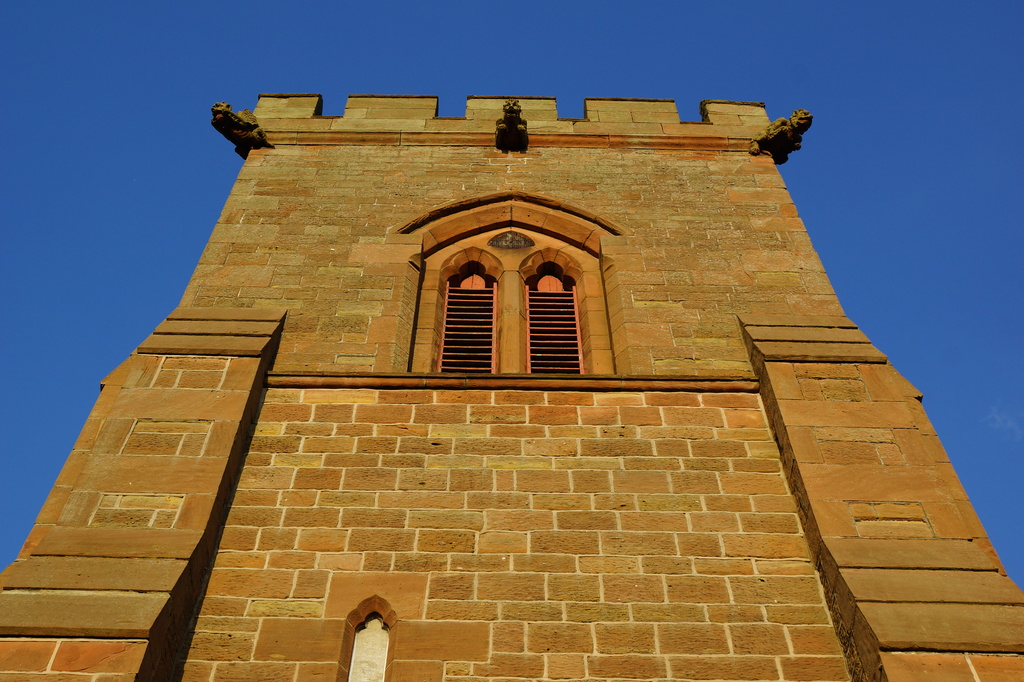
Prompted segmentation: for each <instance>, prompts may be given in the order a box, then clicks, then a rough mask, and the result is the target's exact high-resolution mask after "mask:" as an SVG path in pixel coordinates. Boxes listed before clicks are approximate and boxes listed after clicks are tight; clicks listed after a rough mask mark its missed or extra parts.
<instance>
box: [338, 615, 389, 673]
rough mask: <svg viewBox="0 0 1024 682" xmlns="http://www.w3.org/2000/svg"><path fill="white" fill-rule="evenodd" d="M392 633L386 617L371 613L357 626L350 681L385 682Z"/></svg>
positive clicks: (350, 667) (349, 668)
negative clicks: (385, 620)
mask: <svg viewBox="0 0 1024 682" xmlns="http://www.w3.org/2000/svg"><path fill="white" fill-rule="evenodd" d="M389 639H390V634H389V633H388V626H387V625H385V624H384V619H383V618H382V617H381V616H380V614H377V613H371V614H370V615H369V616H368V617H367V618H366V620H365V621H363V622H362V624H360V625H359V627H357V628H356V632H355V639H354V641H353V643H352V662H351V663H350V664H349V667H348V671H349V672H348V682H384V674H385V672H386V670H387V662H388V642H389Z"/></svg>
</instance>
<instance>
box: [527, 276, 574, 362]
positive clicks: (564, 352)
mask: <svg viewBox="0 0 1024 682" xmlns="http://www.w3.org/2000/svg"><path fill="white" fill-rule="evenodd" d="M526 328H527V333H526V371H527V372H530V373H537V374H582V373H583V372H584V367H583V354H582V352H581V349H582V343H581V340H580V316H579V307H578V306H577V304H576V281H575V280H574V279H573V278H572V277H569V276H568V275H565V274H564V273H563V271H562V268H561V267H560V266H559V265H558V264H557V263H552V262H551V261H547V262H545V263H542V264H541V266H540V267H539V268H538V269H537V274H535V275H533V276H532V277H530V278H529V279H527V280H526Z"/></svg>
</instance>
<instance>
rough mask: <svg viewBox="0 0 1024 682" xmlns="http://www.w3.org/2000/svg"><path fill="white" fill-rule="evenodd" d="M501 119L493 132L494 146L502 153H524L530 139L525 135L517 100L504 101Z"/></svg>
mask: <svg viewBox="0 0 1024 682" xmlns="http://www.w3.org/2000/svg"><path fill="white" fill-rule="evenodd" d="M501 110H502V117H501V118H499V119H498V121H497V127H496V128H495V130H494V146H495V147H497V148H498V149H500V150H501V151H503V152H525V151H526V146H527V145H528V144H529V143H530V138H529V136H528V135H527V134H526V119H524V118H523V108H522V107H520V106H519V100H517V99H509V100H505V106H503V107H502V108H501Z"/></svg>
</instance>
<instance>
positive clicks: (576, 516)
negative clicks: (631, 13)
mask: <svg viewBox="0 0 1024 682" xmlns="http://www.w3.org/2000/svg"><path fill="white" fill-rule="evenodd" d="M254 113H255V115H252V114H249V113H248V112H241V113H235V112H232V111H231V110H230V107H226V106H222V105H218V107H215V114H216V116H217V117H218V118H217V119H215V121H216V123H215V125H216V126H217V128H218V130H220V131H221V132H223V133H224V134H225V135H226V136H227V137H228V138H229V139H231V140H232V142H233V143H234V144H236V145H237V150H238V151H239V153H240V154H241V155H243V156H247V159H246V161H245V164H244V166H243V167H242V170H241V173H240V174H239V177H238V181H237V182H236V184H235V187H234V190H233V191H232V193H231V196H230V197H229V198H228V201H227V205H226V206H225V208H224V212H223V214H222V215H221V218H220V220H219V221H218V222H217V225H216V228H215V229H214V232H213V236H212V237H211V239H210V242H209V244H208V245H207V247H206V250H205V252H204V254H203V256H202V259H201V261H200V263H199V265H198V267H197V268H196V271H195V275H194V276H193V278H192V280H191V282H190V284H189V286H188V289H187V291H186V292H185V295H184V298H183V300H182V303H181V307H180V308H178V309H176V310H174V311H173V312H172V313H171V314H170V315H169V316H168V318H167V321H166V322H164V323H162V324H161V325H160V326H159V327H157V329H156V330H155V331H154V333H153V334H152V336H150V337H149V338H148V339H147V340H146V341H145V342H144V343H143V344H142V345H141V346H140V347H139V348H138V350H137V352H135V353H134V354H132V355H131V356H130V357H129V358H128V359H127V360H125V362H124V363H123V364H122V365H121V366H120V367H118V368H116V369H114V371H113V372H112V373H111V374H110V375H109V376H108V377H107V378H106V379H105V380H104V381H103V389H102V391H101V394H100V397H99V399H98V401H97V403H96V407H95V409H94V410H93V412H92V413H91V415H90V417H89V419H88V421H87V423H86V425H85V428H84V430H83V432H82V436H81V438H80V439H79V441H78V443H77V444H76V446H75V449H74V451H73V452H72V454H71V456H70V458H69V459H68V462H67V465H66V466H65V468H64V470H63V471H62V473H61V474H60V477H59V479H58V481H57V484H56V486H55V487H54V489H53V492H52V494H51V495H50V497H49V499H48V501H47V503H46V505H45V507H44V508H43V510H42V512H41V514H40V516H39V520H38V522H37V525H36V526H35V529H34V530H33V531H32V533H31V536H30V537H29V539H28V541H27V543H26V545H25V548H24V550H23V552H22V554H21V556H20V557H19V559H18V561H16V562H15V563H14V564H12V565H11V566H10V567H9V568H8V569H7V570H6V571H5V572H4V573H3V576H2V585H3V591H2V592H0V671H4V672H0V680H3V679H10V680H34V679H37V678H38V679H40V680H46V679H53V680H79V679H82V680H105V681H113V680H135V679H138V680H157V681H163V680H172V679H184V680H187V681H189V682H196V681H199V680H202V681H204V682H207V681H215V682H227V681H230V680H246V681H252V680H274V681H277V680H330V681H333V680H358V681H360V682H362V681H365V680H388V681H389V682H414V681H415V682H427V681H441V680H446V681H447V682H481V681H483V680H584V679H585V680H591V681H594V682H603V681H606V680H622V679H642V680H669V679H671V680H793V681H795V680H803V681H838V680H849V679H852V680H870V681H872V682H874V681H881V680H889V681H890V682H896V681H906V680H925V679H927V680H941V681H943V682H961V681H963V682H996V681H1003V682H1005V681H1008V680H1019V679H1024V658H1021V657H1020V654H1022V653H1024V595H1022V594H1021V592H1020V590H1018V589H1017V587H1016V586H1015V585H1014V584H1013V583H1012V582H1011V581H1010V580H1009V578H1007V577H1006V575H1005V573H1004V571H1003V570H1002V567H1001V566H1000V564H999V561H998V559H997V557H996V555H995V553H994V552H993V551H992V548H991V546H990V545H989V543H988V541H987V539H986V537H985V533H984V531H983V529H982V528H981V526H980V524H979V522H978V520H977V518H976V516H975V514H974V511H973V510H972V508H971V505H970V503H969V501H968V500H967V496H966V495H965V494H964V491H963V489H962V487H961V486H960V483H959V482H958V480H957V478H956V475H955V474H954V472H953V470H952V468H951V466H950V464H949V461H948V459H947V458H946V456H945V454H944V453H943V450H942V446H941V445H940V443H939V441H938V439H937V438H936V436H935V432H934V431H933V429H932V428H931V426H930V425H929V423H928V420H927V418H926V416H925V414H924V412H923V410H922V408H921V403H920V401H919V399H920V395H919V394H918V392H917V391H916V390H915V389H914V387H913V386H911V385H910V384H909V383H908V382H907V381H906V380H905V379H903V378H902V377H901V376H900V375H899V374H898V373H897V371H896V370H895V369H894V368H893V367H892V366H891V365H890V364H889V363H888V361H887V359H886V356H885V355H884V354H883V353H882V352H881V351H880V350H878V349H876V348H875V347H874V346H873V345H872V344H871V343H870V341H869V340H868V339H867V338H866V337H865V336H864V334H863V333H862V332H861V331H860V330H858V328H857V326H856V324H855V323H854V322H852V321H851V320H849V319H848V318H846V317H845V316H844V315H843V311H842V308H841V307H840V305H839V302H838V300H837V298H836V296H835V293H834V292H833V291H832V288H831V286H830V284H829V282H828V279H827V277H826V275H825V272H824V271H823V269H822V266H821V263H820V262H819V259H818V257H817V255H816V254H815V252H814V250H813V249H812V247H811V244H810V241H809V239H808V236H807V232H806V231H805V228H804V225H803V224H802V223H801V221H800V219H799V218H798V217H797V212H796V209H795V208H794V206H793V204H792V202H791V200H790V197H789V194H788V193H787V191H786V188H785V185H784V183H783V181H782V178H781V176H780V175H779V172H778V170H777V168H776V161H778V162H782V161H784V160H785V157H786V154H787V153H788V152H789V151H792V150H793V148H794V147H795V146H796V144H795V143H796V142H797V141H798V140H799V137H798V133H799V132H800V131H801V130H802V128H803V127H805V126H803V125H802V124H801V120H803V119H799V117H796V118H795V119H794V121H793V123H792V124H791V125H781V126H779V125H775V127H774V129H773V131H774V132H775V133H777V134H776V135H775V136H774V137H764V136H763V135H761V132H762V131H763V130H764V129H765V128H766V126H767V125H768V123H769V121H768V119H767V117H766V116H765V113H764V108H763V106H762V105H761V104H756V103H749V102H722V101H706V102H703V103H702V104H701V117H702V120H701V121H699V122H680V119H679V115H678V113H677V111H676V107H675V103H674V102H673V101H671V100H616V99H588V100H587V101H586V107H585V115H584V118H582V119H560V118H558V115H557V112H556V108H555V101H554V99H551V98H542V97H536V98H521V99H520V100H519V101H518V108H517V106H516V105H515V104H514V103H513V102H511V101H510V102H506V101H505V100H504V99H503V98H489V97H472V98H470V99H469V100H468V104H467V109H466V116H465V117H457V118H446V117H438V116H437V100H436V98H434V97H390V96H366V95H359V96H350V97H349V98H348V103H347V106H346V108H345V114H344V116H324V115H322V114H321V98H320V96H319V95H311V94H296V95H262V96H261V97H260V100H259V106H257V107H256V110H255V112H254ZM807 120H809V119H807ZM804 122H806V121H804ZM773 125H774V124H773ZM752 139H758V140H760V143H759V146H760V149H761V150H763V151H764V152H765V153H763V154H760V155H753V154H751V140H752ZM225 151H227V150H225ZM754 151H756V149H755V150H754Z"/></svg>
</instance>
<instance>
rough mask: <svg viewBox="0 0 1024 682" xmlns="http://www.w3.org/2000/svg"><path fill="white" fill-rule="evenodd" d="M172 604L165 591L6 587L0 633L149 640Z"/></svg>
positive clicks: (0, 600)
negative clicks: (38, 589) (165, 610)
mask: <svg viewBox="0 0 1024 682" xmlns="http://www.w3.org/2000/svg"><path fill="white" fill-rule="evenodd" d="M168 603H169V595H168V594H166V593H163V592H157V593H150V594H137V593H131V592H79V591H74V592H73V591H70V590H59V591H54V592H48V591H47V592H43V591H24V592H22V591H14V590H5V591H4V592H2V593H0V635H18V636H22V637H24V636H30V637H123V638H145V637H149V636H150V634H151V631H152V629H153V627H154V624H155V623H156V622H157V621H158V618H159V616H160V614H161V612H163V611H164V609H165V608H166V607H167V605H168Z"/></svg>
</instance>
